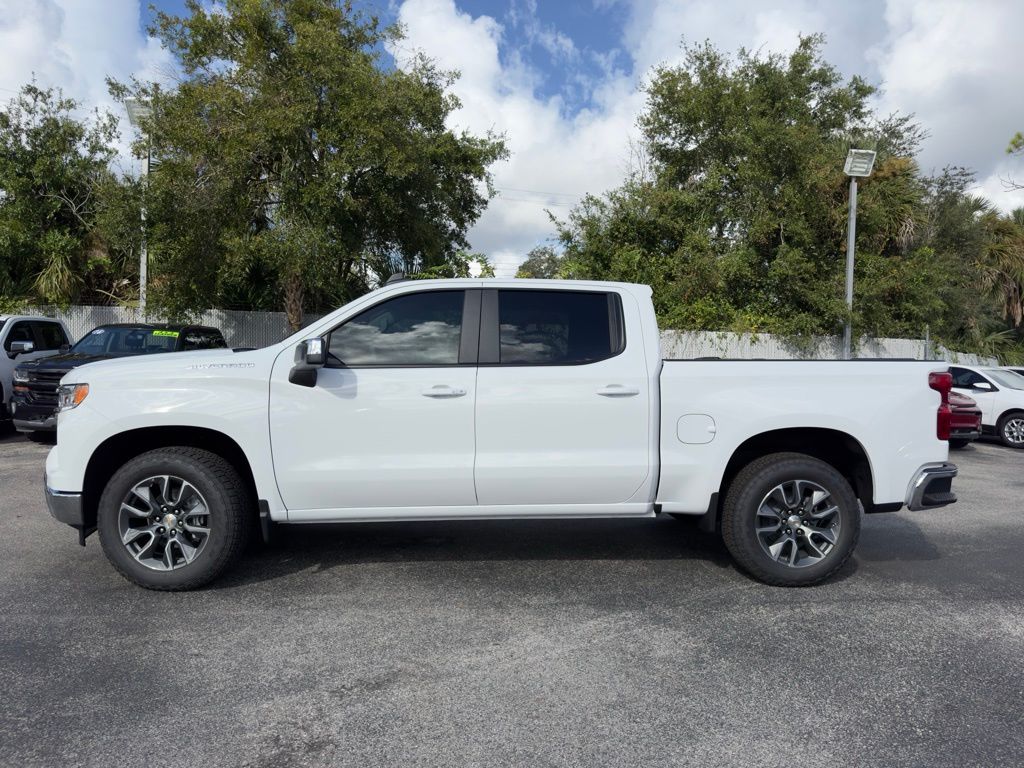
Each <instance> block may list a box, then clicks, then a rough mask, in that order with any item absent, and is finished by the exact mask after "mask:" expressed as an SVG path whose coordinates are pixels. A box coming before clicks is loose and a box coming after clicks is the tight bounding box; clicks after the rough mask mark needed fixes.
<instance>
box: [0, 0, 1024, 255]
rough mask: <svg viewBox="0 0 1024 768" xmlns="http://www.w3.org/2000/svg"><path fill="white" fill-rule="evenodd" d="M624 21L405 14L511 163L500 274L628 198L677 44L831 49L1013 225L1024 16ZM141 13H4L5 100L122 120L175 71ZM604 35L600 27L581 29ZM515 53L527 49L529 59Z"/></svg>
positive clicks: (490, 242)
mask: <svg viewBox="0 0 1024 768" xmlns="http://www.w3.org/2000/svg"><path fill="white" fill-rule="evenodd" d="M580 2H581V7H585V5H584V3H585V0H580ZM208 5H209V4H208ZM612 5H618V6H620V8H618V9H616V10H622V11H623V13H622V14H621V15H622V16H624V17H625V24H624V25H623V28H622V30H621V37H620V40H619V41H618V47H616V48H614V49H610V50H593V49H589V48H586V47H584V46H581V41H582V40H584V38H583V37H579V36H576V35H575V34H574V33H575V32H576V30H574V29H558V28H556V27H555V26H553V25H550V24H544V23H541V22H540V21H539V19H538V15H537V3H536V0H513V2H510V4H509V5H508V6H507V7H508V9H509V10H508V13H507V15H506V16H505V17H504V18H503V19H496V18H492V17H489V16H485V15H480V16H475V17H474V16H473V15H471V14H469V13H466V12H464V11H462V10H460V9H459V8H458V7H457V5H456V3H455V2H454V0H404V2H401V3H400V4H396V8H397V12H398V15H399V19H400V21H401V22H403V24H404V25H405V27H406V31H407V33H408V38H407V39H406V40H404V41H402V42H401V43H399V46H398V48H397V49H396V50H394V51H393V53H394V54H395V56H396V58H397V59H398V60H399V62H401V61H403V60H405V59H406V58H407V57H408V56H409V55H411V53H412V52H413V51H415V50H422V51H424V52H425V53H427V54H428V55H429V56H431V57H433V58H434V59H436V60H437V61H438V62H439V63H440V64H441V65H442V66H443V67H446V68H451V69H458V70H460V71H461V73H462V77H461V79H460V80H459V81H458V82H457V83H456V84H455V86H454V90H455V93H456V94H457V95H458V96H459V98H460V99H461V100H462V104H463V106H462V108H461V109H460V110H458V112H457V113H455V114H454V115H453V116H452V120H451V122H452V125H453V126H456V127H464V128H468V129H470V130H472V131H473V132H475V133H482V132H485V131H488V130H494V131H496V132H498V133H504V134H505V135H506V138H507V141H508V145H509V149H510V150H511V152H512V155H511V157H510V158H509V160H507V161H506V162H503V163H501V164H499V165H497V166H496V167H495V169H494V172H495V182H496V185H497V186H498V187H499V188H500V189H501V190H502V193H501V196H500V197H499V198H497V199H495V200H494V201H492V203H491V205H490V206H489V208H488V210H487V211H486V212H485V214H484V215H483V217H482V218H481V220H480V221H479V222H478V224H477V225H476V226H475V227H474V229H473V230H472V232H471V233H470V239H471V242H472V244H473V246H474V248H475V249H477V250H480V251H483V252H484V253H487V254H488V255H489V256H490V257H491V258H492V261H494V262H496V263H497V265H498V267H499V269H500V271H501V272H503V273H506V274H508V273H511V272H512V271H513V270H514V267H515V265H516V264H517V263H518V262H519V261H521V260H522V258H523V257H524V255H525V253H526V251H527V250H529V249H530V248H531V247H532V246H534V245H537V244H540V243H544V242H545V241H547V240H548V239H549V238H550V237H551V236H552V235H553V227H552V226H551V224H550V221H549V220H548V216H547V214H546V213H545V211H544V208H545V207H548V208H551V210H552V211H553V212H554V213H555V214H556V215H561V216H564V215H566V214H567V213H568V211H569V206H570V205H571V204H572V203H575V202H576V201H577V200H578V199H579V197H580V196H582V195H583V194H586V193H588V192H591V193H598V194H599V193H601V192H603V191H606V190H608V189H610V188H612V187H614V186H617V185H618V184H619V183H620V181H621V180H622V178H623V176H624V174H625V173H626V171H627V170H628V168H629V165H630V157H631V155H630V146H631V141H635V139H636V138H637V135H638V132H637V128H636V118H637V116H638V115H639V113H640V111H641V109H642V107H643V103H644V98H643V95H642V93H641V91H640V87H639V86H640V84H641V82H642V80H643V79H644V78H645V77H646V76H647V74H648V72H649V70H650V68H651V67H652V66H654V65H656V64H658V63H662V62H668V63H676V62H678V61H679V60H680V59H681V57H682V53H681V50H680V41H681V40H686V41H687V42H690V43H700V42H702V41H703V40H705V39H710V40H711V42H712V43H713V44H714V45H716V46H717V47H718V48H720V49H721V50H724V51H735V50H736V49H737V48H739V47H741V46H742V47H746V48H748V49H751V50H760V51H762V52H769V51H771V52H785V51H788V50H791V49H792V46H793V44H794V43H795V41H796V39H797V36H798V35H799V34H807V33H812V32H823V33H825V35H826V36H827V38H828V42H827V45H826V49H825V57H826V58H827V59H828V60H829V61H831V62H833V63H834V64H836V65H837V66H838V67H839V68H840V69H841V70H842V71H843V72H844V73H845V74H847V75H852V74H861V75H863V76H865V77H866V78H867V79H868V80H869V81H871V82H874V83H876V84H881V83H883V82H884V85H885V90H884V92H882V93H881V94H880V95H879V96H878V97H877V100H876V104H877V106H878V108H879V109H880V110H882V111H883V112H888V111H899V112H902V113H911V112H913V113H916V115H917V118H918V119H919V121H920V122H921V123H922V124H923V125H924V127H925V128H926V129H927V130H928V131H929V132H930V134H931V138H929V139H928V140H927V141H926V143H925V145H924V147H923V149H922V153H921V157H920V161H921V165H922V167H923V168H924V169H925V170H926V171H928V170H932V169H939V168H941V167H942V166H944V165H946V164H959V165H966V166H969V167H971V168H973V169H974V170H976V171H977V173H978V178H979V182H978V189H979V191H980V192H982V193H983V194H985V195H986V196H988V197H989V198H990V199H992V200H993V202H995V203H996V204H997V205H998V206H999V207H1000V208H1002V209H1004V210H1008V209H1010V208H1012V207H1014V206H1015V205H1020V204H1022V203H1024V194H1022V193H1020V192H1019V191H1018V192H1007V191H1005V189H1004V185H1003V183H1002V179H1005V178H1007V177H1014V178H1017V179H1018V180H1024V159H1020V158H1008V157H1007V156H1006V155H1005V153H1004V149H1005V146H1006V143H1007V141H1008V140H1009V138H1010V136H1011V135H1013V133H1014V132H1016V131H1018V130H1024V100H1022V99H1019V98H1017V95H1018V93H1019V92H1020V90H1021V88H1020V86H1021V79H1022V78H1024V74H1022V73H1024V46H1021V45H1019V41H1018V39H1017V38H1018V37H1019V34H1020V30H1021V29H1024V3H1021V2H1017V1H1016V0H978V1H977V2H967V0H862V2H857V3H835V2H827V1H826V0H776V2H773V3H771V4H770V5H769V4H762V3H753V2H750V0H685V1H684V0H628V2H627V0H593V7H595V8H598V9H602V10H603V11H606V10H607V9H608V7H609V6H612ZM140 6H141V3H140V2H139V1H138V0H92V1H91V2H90V1H89V0H0V64H2V66H0V99H2V98H6V97H10V96H12V95H13V94H14V92H15V91H16V90H17V89H18V88H19V87H20V86H21V85H23V84H24V83H25V82H27V81H28V80H29V79H30V78H31V77H32V74H33V73H35V76H36V78H37V79H38V81H39V82H40V84H42V85H58V86H60V87H61V88H63V89H64V91H65V92H66V93H67V94H68V95H70V96H72V97H74V98H76V99H78V100H80V101H81V102H82V104H83V105H86V106H87V108H89V109H91V107H92V106H101V107H106V108H109V109H111V110H112V111H113V112H114V113H115V114H118V113H119V112H120V108H119V107H118V106H117V105H114V104H112V103H111V101H110V99H109V96H108V95H107V89H106V84H105V82H104V79H105V77H106V76H107V75H112V76H114V77H116V78H118V79H121V80H126V79H127V78H128V77H129V76H130V75H131V74H133V73H135V74H140V75H141V76H142V77H144V78H146V79H157V80H164V79H166V75H167V73H168V72H169V71H170V70H171V60H170V56H169V55H168V54H167V53H166V52H165V51H163V50H162V49H161V48H160V46H159V44H158V43H157V42H156V41H155V40H152V39H147V38H146V37H145V35H144V34H143V33H141V32H140V24H139V21H140V13H141V11H140ZM607 19H608V17H607V16H605V15H599V14H598V12H596V11H595V15H594V16H593V18H592V20H586V19H585V17H584V19H583V21H581V23H584V24H586V23H594V24H598V23H607ZM503 22H504V24H506V25H507V26H508V28H506V26H503ZM513 40H517V41H519V40H525V41H526V46H525V47H524V48H522V49H517V48H516V47H515V46H514V45H513V43H512V41H513ZM530 48H532V51H533V52H535V53H538V54H539V55H540V56H541V57H547V58H549V60H550V61H551V62H553V65H552V66H558V67H561V68H562V70H563V71H564V72H565V73H566V78H565V86H564V87H565V90H564V91H563V92H562V93H555V94H554V95H551V93H550V91H545V90H543V89H542V87H541V86H542V85H543V84H544V83H545V80H544V78H545V72H544V71H543V70H542V69H540V68H538V67H537V66H536V65H534V64H533V63H532V60H531V50H528V49H530ZM581 62H582V64H583V65H585V66H582V65H581ZM580 103H582V104H584V105H585V106H584V107H582V108H580V107H577V106H576V105H577V104H580ZM126 122H127V121H122V134H123V135H124V139H125V144H127V140H128V138H129V137H130V130H129V129H128V126H127V124H126Z"/></svg>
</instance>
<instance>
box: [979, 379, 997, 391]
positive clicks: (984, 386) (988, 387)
mask: <svg viewBox="0 0 1024 768" xmlns="http://www.w3.org/2000/svg"><path fill="white" fill-rule="evenodd" d="M974 388H975V389H980V390H981V391H982V392H994V391H995V387H993V386H992V385H991V384H989V383H988V382H987V381H977V382H975V383H974Z"/></svg>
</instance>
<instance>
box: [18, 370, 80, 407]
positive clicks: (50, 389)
mask: <svg viewBox="0 0 1024 768" xmlns="http://www.w3.org/2000/svg"><path fill="white" fill-rule="evenodd" d="M69 370H71V369H70V368H69V369H67V370H65V371H60V370H53V369H48V370H42V371H38V370H36V371H30V372H29V375H28V384H27V386H28V393H27V395H26V398H25V399H26V400H28V402H30V403H37V404H39V405H53V406H56V405H57V385H58V384H59V383H60V380H61V379H62V378H64V374H66V373H67V372H68V371H69Z"/></svg>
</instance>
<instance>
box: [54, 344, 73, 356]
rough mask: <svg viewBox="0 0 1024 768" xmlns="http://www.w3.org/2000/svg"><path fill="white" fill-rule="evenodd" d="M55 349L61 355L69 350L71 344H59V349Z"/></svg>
mask: <svg viewBox="0 0 1024 768" xmlns="http://www.w3.org/2000/svg"><path fill="white" fill-rule="evenodd" d="M57 351H58V352H60V354H62V355H66V354H67V353H68V352H70V351H71V345H70V344H61V345H60V349H58V350H57Z"/></svg>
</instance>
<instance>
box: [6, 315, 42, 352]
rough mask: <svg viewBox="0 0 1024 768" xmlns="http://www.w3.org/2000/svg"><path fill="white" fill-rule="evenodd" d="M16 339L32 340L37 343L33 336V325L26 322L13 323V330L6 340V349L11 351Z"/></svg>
mask: <svg viewBox="0 0 1024 768" xmlns="http://www.w3.org/2000/svg"><path fill="white" fill-rule="evenodd" d="M15 341H31V342H32V343H33V344H35V343H36V340H35V339H34V338H33V337H32V326H31V325H29V324H28V323H26V322H20V323H15V324H14V325H12V326H11V332H10V333H8V334H7V340H6V341H5V342H4V349H5V350H6V351H7V352H10V351H11V344H13V343H14V342H15Z"/></svg>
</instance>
